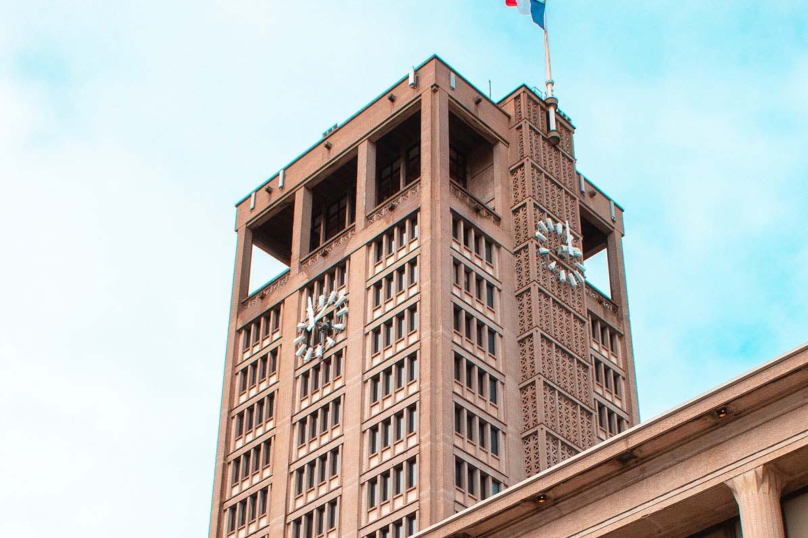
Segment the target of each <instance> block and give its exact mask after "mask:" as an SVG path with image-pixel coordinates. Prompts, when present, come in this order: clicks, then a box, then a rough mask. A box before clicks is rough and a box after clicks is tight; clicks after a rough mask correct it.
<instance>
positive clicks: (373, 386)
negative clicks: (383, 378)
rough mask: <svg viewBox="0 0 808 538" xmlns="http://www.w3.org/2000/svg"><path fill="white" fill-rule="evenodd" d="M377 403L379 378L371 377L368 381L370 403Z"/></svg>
mask: <svg viewBox="0 0 808 538" xmlns="http://www.w3.org/2000/svg"><path fill="white" fill-rule="evenodd" d="M378 401H379V377H378V376H376V377H373V378H371V380H370V403H376V402H378Z"/></svg>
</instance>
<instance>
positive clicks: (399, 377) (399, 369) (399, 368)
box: [395, 361, 405, 390]
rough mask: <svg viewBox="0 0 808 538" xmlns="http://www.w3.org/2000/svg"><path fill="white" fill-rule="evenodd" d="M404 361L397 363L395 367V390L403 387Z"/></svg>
mask: <svg viewBox="0 0 808 538" xmlns="http://www.w3.org/2000/svg"><path fill="white" fill-rule="evenodd" d="M404 362H405V361H398V363H397V364H396V366H395V371H396V390H398V389H400V388H401V387H403V386H404V367H405V364H404Z"/></svg>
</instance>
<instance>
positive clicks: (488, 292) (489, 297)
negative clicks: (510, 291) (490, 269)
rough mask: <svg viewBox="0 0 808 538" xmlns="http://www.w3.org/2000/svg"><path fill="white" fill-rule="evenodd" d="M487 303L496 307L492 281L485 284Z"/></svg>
mask: <svg viewBox="0 0 808 538" xmlns="http://www.w3.org/2000/svg"><path fill="white" fill-rule="evenodd" d="M485 304H486V305H488V307H489V308H494V285H493V284H491V283H490V282H487V283H486V285H485Z"/></svg>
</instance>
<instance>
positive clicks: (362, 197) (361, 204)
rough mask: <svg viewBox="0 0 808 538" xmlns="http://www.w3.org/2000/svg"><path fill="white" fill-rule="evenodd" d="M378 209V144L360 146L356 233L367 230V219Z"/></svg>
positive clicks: (365, 143)
mask: <svg viewBox="0 0 808 538" xmlns="http://www.w3.org/2000/svg"><path fill="white" fill-rule="evenodd" d="M374 207H376V144H374V143H373V142H371V141H370V140H365V141H364V142H362V143H361V144H359V150H358V151H357V166H356V231H357V233H358V232H359V231H360V230H364V229H365V217H366V216H367V214H368V213H370V212H371V211H373V208H374Z"/></svg>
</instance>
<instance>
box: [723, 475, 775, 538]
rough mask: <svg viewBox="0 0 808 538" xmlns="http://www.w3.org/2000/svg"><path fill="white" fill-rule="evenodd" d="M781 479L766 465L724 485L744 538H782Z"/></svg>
mask: <svg viewBox="0 0 808 538" xmlns="http://www.w3.org/2000/svg"><path fill="white" fill-rule="evenodd" d="M783 483H784V480H783V476H782V475H781V474H780V473H779V472H778V471H777V470H776V469H774V468H773V467H771V466H770V465H761V466H759V467H755V468H754V469H751V470H749V471H746V472H745V473H743V474H740V475H738V476H736V477H735V478H731V479H730V480H728V481H727V482H726V484H727V486H728V487H729V489H731V490H732V494H733V495H734V496H735V501H736V502H737V503H738V509H739V510H740V513H741V530H742V531H743V536H744V538H785V536H786V534H785V530H784V529H783V513H782V509H781V508H780V492H781V491H782V489H783Z"/></svg>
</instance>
